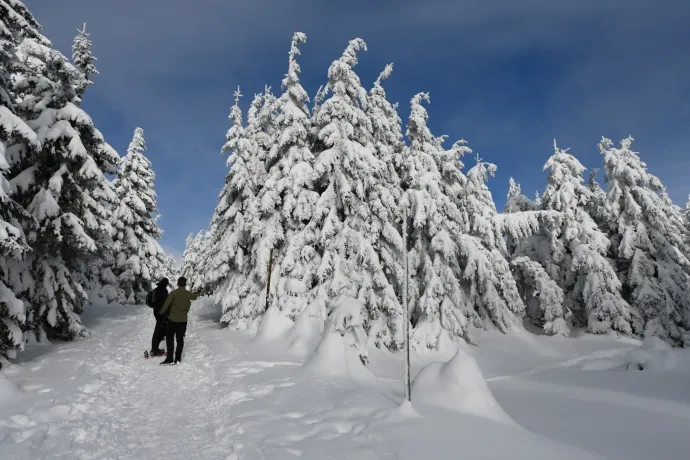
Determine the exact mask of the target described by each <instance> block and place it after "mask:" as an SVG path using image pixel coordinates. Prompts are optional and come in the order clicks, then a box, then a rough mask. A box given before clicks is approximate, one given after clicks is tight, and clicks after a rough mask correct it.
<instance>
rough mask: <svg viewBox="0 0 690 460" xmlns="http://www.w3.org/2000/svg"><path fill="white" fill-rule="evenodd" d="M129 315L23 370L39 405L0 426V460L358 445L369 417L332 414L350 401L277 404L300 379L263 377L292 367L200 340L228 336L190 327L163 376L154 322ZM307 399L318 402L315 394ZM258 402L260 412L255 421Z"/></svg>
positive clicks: (137, 313)
mask: <svg viewBox="0 0 690 460" xmlns="http://www.w3.org/2000/svg"><path fill="white" fill-rule="evenodd" d="M130 313H131V315H128V316H129V317H128V318H127V319H125V320H123V319H111V320H109V321H110V322H111V323H110V325H109V327H104V328H102V329H101V328H99V333H96V334H93V335H92V336H91V337H89V338H87V339H84V340H81V341H78V342H75V343H72V344H64V345H61V346H60V347H59V348H58V349H57V350H55V349H53V350H52V351H51V352H50V353H49V354H46V355H45V356H43V357H41V358H38V359H36V360H35V361H33V362H30V363H27V367H28V368H30V370H31V374H29V375H26V374H24V373H22V375H17V379H15V381H17V380H18V381H19V383H20V385H21V389H22V390H23V391H25V392H27V393H33V395H31V396H33V398H35V399H34V401H33V402H32V403H31V404H30V405H29V407H28V408H26V410H25V411H23V413H21V414H18V415H13V416H10V417H8V418H7V419H6V420H2V421H0V458H2V459H10V458H12V459H38V458H51V459H68V458H69V459H75V458H78V459H142V458H167V459H178V458H179V459H190V458H203V459H230V460H232V459H239V458H245V455H250V456H251V458H271V457H272V456H274V455H275V458H286V454H288V457H290V456H294V455H301V450H300V449H298V448H295V447H292V446H293V445H295V444H300V443H302V442H303V441H311V443H310V446H311V447H312V448H313V447H314V443H313V442H314V441H319V442H324V443H326V442H328V443H330V442H333V441H335V440H337V439H338V438H340V437H342V436H344V435H348V434H351V433H352V434H353V435H357V433H358V432H359V431H361V429H362V428H363V427H364V425H365V423H362V422H361V420H362V417H363V416H365V418H366V416H369V415H371V414H372V412H374V411H375V409H362V408H356V409H352V408H348V407H347V405H346V404H344V405H343V408H342V409H338V408H336V406H339V405H340V404H343V403H345V401H330V403H329V404H322V405H321V406H320V408H319V410H317V411H315V412H314V411H313V408H311V407H308V408H307V407H301V408H300V407H296V404H297V406H299V405H300V404H301V403H300V402H299V401H298V402H297V403H296V402H295V401H293V400H292V399H293V398H292V397H291V396H290V395H282V396H274V395H273V393H274V392H276V390H281V389H285V388H289V387H292V386H293V385H295V380H294V379H291V378H284V376H283V375H282V374H281V372H280V371H279V372H273V374H272V375H266V376H259V375H258V374H262V373H265V372H267V371H271V370H273V369H274V368H276V367H277V368H281V367H286V366H289V367H295V366H297V365H298V363H295V362H286V361H282V362H281V361H277V362H271V361H256V360H251V361H250V360H245V359H243V354H242V353H241V352H238V351H237V350H235V349H234V347H233V346H232V345H231V344H230V343H229V342H228V341H227V340H223V341H222V342H220V341H218V342H217V348H219V349H217V350H211V349H210V348H209V346H208V345H207V344H206V342H208V341H209V340H208V339H209V337H208V335H207V334H210V333H214V332H215V333H216V334H217V335H218V334H223V333H224V331H218V330H216V328H215V327H200V325H199V324H196V325H193V324H190V327H189V329H188V333H187V337H186V340H185V351H184V356H183V363H182V365H179V366H172V367H165V366H163V367H162V366H159V365H158V363H159V362H160V361H161V360H162V358H160V359H151V360H145V359H144V358H143V351H144V350H145V349H146V344H147V343H148V341H149V340H150V335H151V332H152V326H153V320H152V318H149V317H150V316H151V315H150V311H149V310H148V309H143V308H137V309H136V310H135V309H132V310H131V311H130ZM118 322H119V323H120V324H117V323H118ZM201 333H203V334H205V335H204V336H201V335H200V334H201ZM216 338H219V337H216ZM211 342H212V341H211ZM58 363H59V364H58ZM26 370H29V369H26ZM39 382H40V383H39ZM51 383H55V385H54V386H53V385H51ZM313 389H314V397H315V399H318V393H319V392H320V391H319V388H318V387H314V388H313ZM320 393H321V395H322V396H325V397H326V398H328V397H329V396H330V395H329V394H328V392H327V391H326V392H324V391H321V392H320ZM352 393H353V394H352V397H353V398H354V399H356V398H357V396H356V393H357V392H356V390H355V389H353V390H352ZM257 399H260V400H263V401H260V403H259V404H258V405H257V408H256V409H253V410H252V403H253V402H254V401H255V400H257ZM238 405H243V406H244V408H243V410H242V412H243V413H242V414H241V415H240V414H239V413H238V411H235V410H233V408H234V407H235V406H238ZM19 408H20V407H19V406H18V407H17V409H19ZM5 409H6V410H8V408H5ZM10 409H11V408H10ZM1 412H2V411H0V413H1ZM352 417H356V418H358V420H359V423H354V422H353V421H352V420H351V419H352ZM266 426H268V429H266V428H265V427H266ZM258 427H264V430H258V429H256V428H258ZM322 458H323V457H322Z"/></svg>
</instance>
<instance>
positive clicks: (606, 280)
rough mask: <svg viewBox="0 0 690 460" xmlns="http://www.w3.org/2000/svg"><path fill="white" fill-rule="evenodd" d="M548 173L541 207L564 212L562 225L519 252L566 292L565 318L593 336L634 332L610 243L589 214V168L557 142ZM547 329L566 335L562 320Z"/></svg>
mask: <svg viewBox="0 0 690 460" xmlns="http://www.w3.org/2000/svg"><path fill="white" fill-rule="evenodd" d="M544 170H548V171H549V178H548V184H547V186H546V189H545V190H544V194H543V196H542V201H541V206H542V208H543V209H545V210H550V211H557V212H559V213H561V216H562V221H561V223H560V225H559V226H554V227H552V228H551V229H550V230H551V231H546V232H542V233H541V234H540V235H536V236H534V237H533V238H531V239H529V240H527V241H525V242H524V243H523V244H522V245H521V247H520V249H519V250H518V253H519V254H521V255H525V256H528V257H530V258H531V259H532V260H534V261H537V262H539V263H540V264H541V265H542V266H543V267H544V268H545V270H546V273H548V274H549V276H550V277H551V278H552V279H553V280H555V281H556V283H557V284H558V285H559V286H560V287H561V288H562V289H563V291H564V293H565V298H564V300H565V302H564V304H563V307H564V309H563V315H562V317H563V318H566V317H568V316H569V314H570V313H572V314H573V315H574V317H573V319H574V322H575V325H577V326H582V327H587V328H588V330H589V331H590V332H594V333H606V332H609V331H611V330H614V331H618V332H621V333H623V334H627V335H629V334H631V333H632V332H633V330H632V327H633V325H634V324H635V317H634V316H635V315H634V313H633V312H632V311H631V309H630V306H629V305H628V304H627V302H625V300H623V298H622V296H621V284H620V282H619V280H618V278H617V277H616V272H615V270H614V268H613V266H612V264H611V262H610V261H609V260H607V259H606V255H607V252H608V249H609V244H610V242H609V240H608V238H607V236H606V235H605V234H604V233H602V232H601V231H600V230H599V228H598V226H597V224H596V223H595V222H594V220H593V219H592V218H591V216H590V215H589V213H588V210H589V209H592V207H593V205H594V200H595V194H594V192H593V190H592V189H591V188H590V187H589V186H588V185H586V184H585V180H584V172H585V167H584V166H582V164H581V163H580V162H579V161H578V160H577V159H576V158H575V157H574V156H573V155H571V154H570V153H569V152H568V150H563V149H560V148H558V146H557V145H556V143H555V141H554V154H553V155H552V156H551V157H550V158H549V159H548V161H547V162H546V164H545V165H544ZM549 316H553V315H551V314H550V315H549ZM545 329H546V330H547V332H549V333H560V334H567V333H568V330H567V328H566V327H565V324H564V323H563V322H560V323H559V327H558V328H555V327H554V323H553V322H547V323H546V324H545Z"/></svg>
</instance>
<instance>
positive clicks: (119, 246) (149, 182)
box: [112, 128, 166, 304]
mask: <svg viewBox="0 0 690 460" xmlns="http://www.w3.org/2000/svg"><path fill="white" fill-rule="evenodd" d="M145 151H146V140H145V139H144V130H143V129H141V128H136V129H135V130H134V136H133V137H132V141H131V142H130V144H129V148H128V149H127V155H125V156H124V157H122V159H121V160H120V167H119V169H118V171H117V176H116V177H115V181H114V186H115V191H116V193H117V197H118V206H117V208H116V209H115V210H114V212H113V215H112V225H113V227H114V229H115V238H114V239H115V254H117V259H116V263H115V275H116V276H117V277H118V280H119V282H120V287H121V289H122V290H123V292H124V301H125V302H127V303H130V304H133V303H137V302H140V301H141V300H142V298H143V296H144V295H145V293H146V292H147V291H149V290H150V289H152V287H153V286H154V285H155V283H156V282H157V281H158V280H159V279H160V278H162V277H163V276H164V274H165V271H166V260H165V252H164V251H163V249H162V248H161V246H160V244H159V243H158V241H159V240H160V238H161V235H162V232H161V230H160V228H159V227H158V219H159V216H158V204H157V198H156V192H155V189H154V187H155V185H154V182H155V179H156V175H155V173H154V172H153V169H152V167H151V161H149V159H148V158H146V156H145V154H144V152H145Z"/></svg>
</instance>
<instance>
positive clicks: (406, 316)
mask: <svg viewBox="0 0 690 460" xmlns="http://www.w3.org/2000/svg"><path fill="white" fill-rule="evenodd" d="M403 257H404V258H405V261H404V263H403V267H404V269H405V271H404V273H405V275H404V276H405V279H404V281H403V321H404V323H403V347H404V351H405V356H404V366H405V367H404V371H403V372H404V385H405V399H407V400H408V401H410V402H411V401H412V395H411V393H410V310H409V305H408V282H409V277H410V273H409V270H410V267H409V263H408V261H409V257H408V256H407V206H405V208H404V209H403Z"/></svg>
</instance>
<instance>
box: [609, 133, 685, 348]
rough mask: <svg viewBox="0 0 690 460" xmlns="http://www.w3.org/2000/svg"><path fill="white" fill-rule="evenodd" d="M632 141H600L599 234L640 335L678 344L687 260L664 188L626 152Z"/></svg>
mask: <svg viewBox="0 0 690 460" xmlns="http://www.w3.org/2000/svg"><path fill="white" fill-rule="evenodd" d="M632 142H633V139H632V138H631V137H629V138H627V139H624V140H623V141H621V145H620V147H614V145H613V142H612V141H611V140H610V139H606V138H602V141H601V142H600V143H599V151H600V152H601V154H602V155H603V156H604V175H605V178H606V184H607V191H606V203H605V208H604V215H605V221H604V224H603V225H602V230H603V231H605V232H607V233H608V236H609V237H610V239H611V253H612V257H613V258H615V262H616V269H617V272H618V277H619V279H620V281H621V283H622V284H623V291H622V292H623V297H624V298H625V299H626V300H627V301H628V303H629V304H630V305H631V307H632V308H633V309H634V311H635V312H636V313H638V314H639V315H640V316H641V317H642V321H643V322H644V326H643V331H644V335H645V336H646V337H649V336H658V337H660V338H662V339H663V340H666V341H667V342H669V343H671V344H673V345H682V344H683V342H684V336H685V335H686V334H687V331H688V329H690V276H689V275H688V272H689V271H690V261H689V260H688V258H687V257H686V256H685V255H684V254H683V251H682V246H683V241H682V235H680V234H679V233H678V228H677V227H676V225H674V222H673V220H672V218H671V214H672V211H671V210H670V209H669V207H668V206H669V205H668V202H667V200H665V199H664V197H663V196H662V192H663V190H664V188H663V185H662V183H661V181H660V180H659V179H658V178H657V177H656V176H654V175H652V174H650V173H649V172H648V171H647V165H646V164H645V163H644V162H642V161H641V160H640V157H639V155H638V153H637V152H634V151H632V150H631V145H632ZM633 329H635V330H638V328H633Z"/></svg>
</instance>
